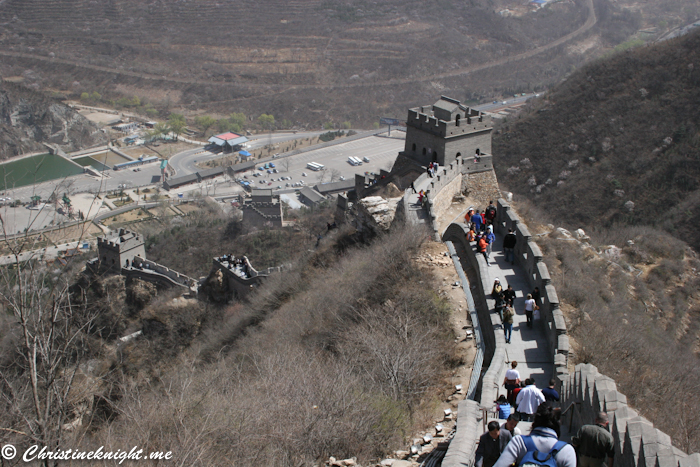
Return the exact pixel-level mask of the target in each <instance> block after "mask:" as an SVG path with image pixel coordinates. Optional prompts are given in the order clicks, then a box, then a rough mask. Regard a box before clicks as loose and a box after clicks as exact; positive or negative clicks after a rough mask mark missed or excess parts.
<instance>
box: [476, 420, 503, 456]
mask: <svg viewBox="0 0 700 467" xmlns="http://www.w3.org/2000/svg"><path fill="white" fill-rule="evenodd" d="M511 438H512V435H511V434H510V431H508V430H504V429H502V428H501V426H500V425H499V424H498V422H497V421H491V422H489V424H488V431H487V432H486V433H484V434H483V435H481V437H480V438H479V447H478V448H476V456H475V457H474V462H475V464H476V466H477V467H493V465H494V464H495V463H496V461H497V460H498V458H499V456H500V455H501V453H502V452H503V450H504V449H505V448H506V446H507V445H508V443H509V442H510V440H511Z"/></svg>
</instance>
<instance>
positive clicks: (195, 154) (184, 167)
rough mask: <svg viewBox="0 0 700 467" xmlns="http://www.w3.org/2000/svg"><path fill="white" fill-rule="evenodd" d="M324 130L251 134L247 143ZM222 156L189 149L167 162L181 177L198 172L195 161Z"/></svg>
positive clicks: (270, 141) (312, 135)
mask: <svg viewBox="0 0 700 467" xmlns="http://www.w3.org/2000/svg"><path fill="white" fill-rule="evenodd" d="M325 131H326V130H324V131H306V132H297V133H293V132H284V133H273V134H271V135H256V136H251V137H250V138H249V139H250V143H248V149H249V150H251V149H257V148H261V147H263V146H265V145H267V144H278V143H284V142H286V141H292V140H295V139H301V138H315V137H317V136H318V135H320V134H321V133H325ZM220 157H222V155H221V154H213V153H210V152H209V151H205V150H204V149H202V148H195V149H189V150H187V151H183V152H180V153H178V154H175V155H174V156H173V157H171V158H170V160H169V162H168V163H169V164H170V166H171V167H172V168H173V169H175V172H176V176H177V177H181V176H183V175H188V174H192V173H195V172H198V171H200V170H202V169H200V168H199V167H197V165H196V164H197V163H201V162H207V161H210V160H214V159H218V158H220Z"/></svg>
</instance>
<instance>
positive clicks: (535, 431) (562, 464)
mask: <svg viewBox="0 0 700 467" xmlns="http://www.w3.org/2000/svg"><path fill="white" fill-rule="evenodd" d="M560 417H561V412H560V411H559V410H554V409H553V408H552V407H551V406H549V405H547V404H542V405H541V406H539V407H538V409H537V412H536V414H535V421H534V422H533V423H532V430H531V431H530V436H515V437H514V438H513V439H512V440H511V442H510V443H508V446H506V448H505V449H504V450H503V453H502V454H501V457H499V458H498V462H496V465H495V467H510V466H511V465H523V464H532V463H533V462H532V461H533V459H532V457H533V455H534V453H535V451H537V452H538V453H539V455H538V457H539V458H540V459H544V458H545V457H547V454H549V455H550V456H553V457H554V460H555V461H556V464H557V467H576V451H574V448H573V447H572V446H571V445H570V444H567V443H565V442H563V441H559V434H560V432H561V421H560Z"/></svg>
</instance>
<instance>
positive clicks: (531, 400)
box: [515, 378, 545, 422]
mask: <svg viewBox="0 0 700 467" xmlns="http://www.w3.org/2000/svg"><path fill="white" fill-rule="evenodd" d="M544 400H545V399H544V394H542V391H540V390H539V389H538V388H537V386H535V380H534V379H532V378H528V379H526V380H525V387H524V388H523V390H522V391H520V392H519V393H518V397H517V398H516V399H515V403H516V405H517V407H518V412H519V413H520V414H521V419H522V418H524V420H525V421H528V422H531V421H532V419H533V417H534V415H535V413H536V412H537V408H538V407H539V406H540V405H542V403H543V402H544Z"/></svg>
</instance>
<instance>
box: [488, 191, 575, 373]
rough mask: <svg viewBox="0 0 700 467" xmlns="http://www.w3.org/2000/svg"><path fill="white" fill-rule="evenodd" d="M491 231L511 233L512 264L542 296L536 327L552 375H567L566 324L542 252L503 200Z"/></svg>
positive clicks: (503, 233)
mask: <svg viewBox="0 0 700 467" xmlns="http://www.w3.org/2000/svg"><path fill="white" fill-rule="evenodd" d="M495 228H496V232H498V233H499V234H500V235H502V236H505V235H506V234H507V233H508V229H513V232H514V233H515V236H516V237H517V239H518V240H517V243H516V245H515V261H516V262H517V263H518V264H519V265H520V266H521V267H522V268H523V269H524V270H525V276H526V278H527V280H528V282H529V284H530V286H531V287H532V288H535V287H539V289H540V294H541V296H542V303H540V304H539V305H540V316H541V319H540V320H538V321H536V323H537V322H539V325H540V326H542V327H543V330H544V332H545V335H546V337H547V343H548V345H549V350H550V353H551V356H552V361H553V362H554V372H555V374H557V375H563V374H567V373H568V369H567V363H568V358H569V336H568V335H567V331H566V321H565V320H564V315H563V313H562V312H561V310H560V309H559V297H558V296H557V291H556V289H555V288H554V285H552V283H551V277H550V276H549V270H548V269H547V265H546V264H545V263H544V262H542V251H541V250H540V247H539V246H538V245H537V244H536V243H535V242H534V241H533V240H532V234H530V230H529V229H528V228H527V226H526V225H525V224H523V223H522V222H521V220H520V218H519V217H518V215H517V214H516V213H515V212H514V211H513V210H512V209H511V207H510V205H509V204H508V203H507V202H506V201H505V200H504V199H499V200H498V207H497V212H496V222H495Z"/></svg>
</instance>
